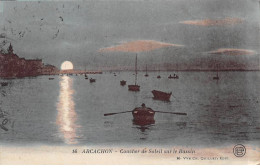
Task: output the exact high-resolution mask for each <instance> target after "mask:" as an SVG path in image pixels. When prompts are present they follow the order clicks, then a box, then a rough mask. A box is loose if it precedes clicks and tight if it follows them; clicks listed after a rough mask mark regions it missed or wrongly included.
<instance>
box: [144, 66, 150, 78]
mask: <svg viewBox="0 0 260 168" xmlns="http://www.w3.org/2000/svg"><path fill="white" fill-rule="evenodd" d="M144 76H145V77H148V76H149V75H148V73H147V65H146V68H145V75H144Z"/></svg>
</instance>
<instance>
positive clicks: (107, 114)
mask: <svg viewBox="0 0 260 168" xmlns="http://www.w3.org/2000/svg"><path fill="white" fill-rule="evenodd" d="M129 112H132V111H122V112H117V113H106V114H104V116H109V115H115V114H122V113H129Z"/></svg>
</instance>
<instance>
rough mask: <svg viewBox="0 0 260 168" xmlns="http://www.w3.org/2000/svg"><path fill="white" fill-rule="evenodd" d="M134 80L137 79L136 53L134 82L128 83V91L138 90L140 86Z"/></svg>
mask: <svg viewBox="0 0 260 168" xmlns="http://www.w3.org/2000/svg"><path fill="white" fill-rule="evenodd" d="M136 81H137V54H136V57H135V84H134V85H128V90H129V91H134V92H138V91H140V86H139V85H137V84H136Z"/></svg>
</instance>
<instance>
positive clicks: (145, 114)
mask: <svg viewBox="0 0 260 168" xmlns="http://www.w3.org/2000/svg"><path fill="white" fill-rule="evenodd" d="M132 115H133V118H134V121H135V122H140V121H141V122H145V123H146V122H148V121H151V122H153V121H154V115H155V111H154V110H153V109H151V108H149V107H146V106H145V104H144V103H143V104H142V107H136V108H134V109H133V111H132Z"/></svg>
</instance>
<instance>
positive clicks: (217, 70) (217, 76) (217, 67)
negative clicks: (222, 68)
mask: <svg viewBox="0 0 260 168" xmlns="http://www.w3.org/2000/svg"><path fill="white" fill-rule="evenodd" d="M218 69H219V64H217V77H218Z"/></svg>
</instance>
